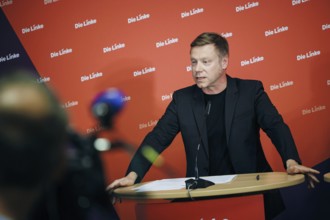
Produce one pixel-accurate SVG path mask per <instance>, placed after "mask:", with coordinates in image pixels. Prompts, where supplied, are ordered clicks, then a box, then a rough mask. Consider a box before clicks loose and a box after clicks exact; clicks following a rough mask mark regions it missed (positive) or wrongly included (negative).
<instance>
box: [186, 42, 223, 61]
mask: <svg viewBox="0 0 330 220" xmlns="http://www.w3.org/2000/svg"><path fill="white" fill-rule="evenodd" d="M214 56H218V54H217V50H216V48H215V46H214V45H213V44H207V45H204V46H195V47H192V48H191V50H190V57H191V58H192V59H206V58H211V57H214Z"/></svg>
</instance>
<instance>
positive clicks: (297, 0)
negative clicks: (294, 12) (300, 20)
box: [292, 0, 309, 5]
mask: <svg viewBox="0 0 330 220" xmlns="http://www.w3.org/2000/svg"><path fill="white" fill-rule="evenodd" d="M308 1H309V0H292V5H300V4H302V3H306V2H308Z"/></svg>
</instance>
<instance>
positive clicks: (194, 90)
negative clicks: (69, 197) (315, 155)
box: [109, 33, 319, 219]
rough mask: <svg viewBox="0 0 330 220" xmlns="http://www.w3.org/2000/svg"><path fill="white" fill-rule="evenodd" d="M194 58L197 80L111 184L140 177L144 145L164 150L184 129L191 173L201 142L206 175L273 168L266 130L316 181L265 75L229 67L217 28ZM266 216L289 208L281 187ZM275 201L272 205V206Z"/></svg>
mask: <svg viewBox="0 0 330 220" xmlns="http://www.w3.org/2000/svg"><path fill="white" fill-rule="evenodd" d="M190 46H191V50H190V58H191V64H192V76H193V79H194V81H195V83H196V85H193V86H189V87H186V88H183V89H180V90H178V91H175V92H174V93H173V99H172V101H171V103H170V104H169V106H168V107H167V109H166V111H165V114H164V115H163V116H162V118H161V119H160V120H159V122H158V123H157V125H156V126H155V127H154V129H153V130H152V131H151V132H150V133H149V134H148V135H147V136H146V137H145V139H144V140H143V142H142V144H141V146H140V148H139V149H138V151H137V152H136V154H135V156H134V157H133V159H132V161H131V163H130V165H129V168H128V171H127V175H126V177H124V178H121V179H118V180H115V181H114V182H113V183H112V184H110V186H109V188H110V189H114V188H116V187H120V186H129V185H132V184H134V183H136V182H139V181H141V180H142V178H143V177H144V175H145V173H146V172H147V171H148V169H149V168H150V166H151V162H150V161H149V160H147V159H146V157H144V155H143V148H144V146H152V147H153V148H154V149H155V150H156V151H157V152H158V153H161V152H162V151H163V150H164V149H166V147H168V146H169V145H170V144H171V142H172V141H173V139H174V138H175V136H176V135H177V134H178V133H179V132H181V135H182V138H183V142H184V146H185V153H186V160H187V161H186V162H187V170H186V175H187V176H188V177H190V176H195V158H196V153H197V150H196V149H197V146H198V145H199V144H201V148H200V149H199V151H198V172H199V175H200V176H208V175H224V174H240V173H255V172H270V171H272V169H271V167H270V165H269V164H268V162H267V160H266V158H265V155H264V152H263V149H262V146H261V141H260V134H259V132H260V128H261V129H262V130H263V131H264V132H266V134H267V135H268V136H269V138H270V139H271V140H272V142H273V144H274V145H275V147H276V149H277V150H278V152H279V153H280V155H281V158H282V160H283V163H284V166H285V167H286V169H287V172H288V173H289V174H296V173H303V174H306V176H307V177H308V181H309V185H310V186H311V187H314V183H315V182H318V179H317V178H316V177H315V176H314V174H318V173H319V172H318V171H317V170H314V169H311V168H308V167H305V166H302V165H300V164H301V161H300V158H299V155H298V152H297V149H296V146H295V143H294V140H293V138H292V135H291V132H290V130H289V128H288V126H287V125H286V124H285V123H284V121H283V119H282V117H281V115H280V114H279V113H278V111H277V110H276V108H275V107H274V105H273V104H272V103H271V101H270V99H269V97H268V96H267V94H266V93H265V91H264V89H263V85H262V83H261V82H260V81H256V80H242V79H238V78H232V77H230V76H229V75H227V73H226V69H227V66H228V62H229V46H228V42H227V40H226V39H225V38H223V37H222V36H220V35H218V34H216V33H203V34H201V35H199V36H198V37H197V38H196V39H195V40H194V41H193V42H192V43H191V45H190ZM264 200H265V207H266V218H267V219H271V218H273V217H274V216H276V215H277V214H278V213H279V212H280V211H281V210H282V209H283V208H282V207H283V204H282V201H281V198H280V196H279V194H278V193H277V192H275V193H272V192H269V193H265V198H264ZM271 205H272V208H271V209H269V207H270V206H271Z"/></svg>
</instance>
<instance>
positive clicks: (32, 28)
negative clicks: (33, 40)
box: [22, 24, 45, 34]
mask: <svg viewBox="0 0 330 220" xmlns="http://www.w3.org/2000/svg"><path fill="white" fill-rule="evenodd" d="M44 27H45V26H44V25H43V24H34V25H31V26H30V27H25V28H22V34H26V33H30V32H33V31H37V30H41V29H44Z"/></svg>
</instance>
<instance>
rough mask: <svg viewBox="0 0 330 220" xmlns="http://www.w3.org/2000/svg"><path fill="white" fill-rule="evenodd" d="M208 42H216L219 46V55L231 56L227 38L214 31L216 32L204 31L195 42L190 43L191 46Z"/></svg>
mask: <svg viewBox="0 0 330 220" xmlns="http://www.w3.org/2000/svg"><path fill="white" fill-rule="evenodd" d="M208 44H214V45H215V47H216V48H217V50H218V52H219V55H222V56H229V44H228V41H227V39H226V38H224V37H223V36H221V35H219V34H217V33H214V32H204V33H202V34H200V35H198V36H197V37H196V38H195V39H194V40H193V42H191V44H190V48H191V49H192V48H193V47H198V46H205V45H208Z"/></svg>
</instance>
